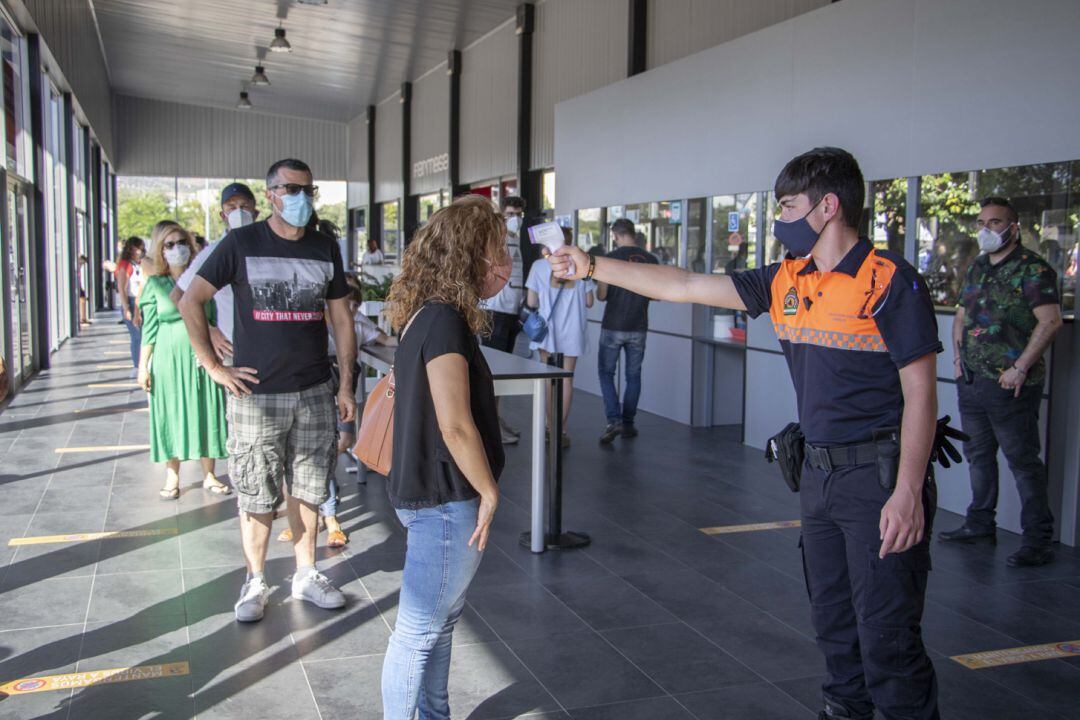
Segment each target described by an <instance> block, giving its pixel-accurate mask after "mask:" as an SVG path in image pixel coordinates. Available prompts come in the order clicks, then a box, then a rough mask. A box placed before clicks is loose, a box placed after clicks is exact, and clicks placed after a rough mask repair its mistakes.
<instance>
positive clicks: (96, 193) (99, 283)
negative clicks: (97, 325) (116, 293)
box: [86, 143, 112, 310]
mask: <svg viewBox="0 0 1080 720" xmlns="http://www.w3.org/2000/svg"><path fill="white" fill-rule="evenodd" d="M86 172H87V181H88V187H89V189H90V237H91V238H92V239H93V246H94V247H93V249H94V252H93V253H92V254H91V256H90V270H89V272H91V273H92V277H93V278H94V280H93V282H94V305H95V306H96V307H95V309H96V310H104V309H105V308H106V307H108V308H109V309H110V310H111V309H112V293H109V292H108V291H107V288H106V283H105V276H104V274H103V273H102V270H101V263H102V261H103V260H104V259H105V258H107V257H110V256H109V245H108V240H107V238H106V237H105V223H104V222H103V220H104V218H102V217H101V204H102V203H101V193H102V191H103V190H104V188H103V187H101V147H100V146H98V144H97V143H93V144H92V145H91V147H90V162H89V163H87V166H86Z"/></svg>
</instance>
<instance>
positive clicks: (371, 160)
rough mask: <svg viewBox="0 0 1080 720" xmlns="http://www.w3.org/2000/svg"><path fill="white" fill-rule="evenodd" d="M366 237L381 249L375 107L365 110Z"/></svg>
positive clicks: (369, 106)
mask: <svg viewBox="0 0 1080 720" xmlns="http://www.w3.org/2000/svg"><path fill="white" fill-rule="evenodd" d="M367 150H368V152H367V177H368V199H367V208H368V209H367V214H368V218H367V224H368V237H369V238H372V237H373V238H375V242H376V243H377V244H378V246H379V248H380V249H382V213H381V212H379V210H378V208H376V207H375V106H374V105H368V109H367Z"/></svg>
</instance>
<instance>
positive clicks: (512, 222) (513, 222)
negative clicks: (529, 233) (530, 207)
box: [506, 215, 521, 235]
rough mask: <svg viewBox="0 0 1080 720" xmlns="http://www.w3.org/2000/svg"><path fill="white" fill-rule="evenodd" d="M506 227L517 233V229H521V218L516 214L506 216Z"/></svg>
mask: <svg viewBox="0 0 1080 720" xmlns="http://www.w3.org/2000/svg"><path fill="white" fill-rule="evenodd" d="M506 229H507V230H509V231H510V232H512V233H514V234H515V235H517V234H518V231H519V230H521V218H519V217H518V216H517V215H511V216H510V217H508V218H506Z"/></svg>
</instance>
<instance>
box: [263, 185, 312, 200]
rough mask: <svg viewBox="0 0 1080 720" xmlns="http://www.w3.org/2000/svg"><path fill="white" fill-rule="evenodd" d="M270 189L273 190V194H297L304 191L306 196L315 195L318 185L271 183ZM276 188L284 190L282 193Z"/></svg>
mask: <svg viewBox="0 0 1080 720" xmlns="http://www.w3.org/2000/svg"><path fill="white" fill-rule="evenodd" d="M270 189H271V190H273V191H274V194H275V195H278V196H280V195H286V194H287V195H299V194H300V193H304V194H305V195H307V196H308V197H315V195H316V194H317V193H318V192H319V186H318V185H297V184H296V183H280V184H278V185H271V186H270ZM278 190H284V191H285V192H284V193H280V192H278Z"/></svg>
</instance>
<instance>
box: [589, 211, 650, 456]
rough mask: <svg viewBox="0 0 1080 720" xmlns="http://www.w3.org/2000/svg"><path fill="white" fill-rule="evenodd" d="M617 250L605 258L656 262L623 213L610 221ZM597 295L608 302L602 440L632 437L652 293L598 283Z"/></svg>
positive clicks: (600, 362)
mask: <svg viewBox="0 0 1080 720" xmlns="http://www.w3.org/2000/svg"><path fill="white" fill-rule="evenodd" d="M611 235H612V238H613V240H614V243H615V249H614V250H612V251H611V252H610V253H609V254H608V255H607V257H610V258H613V259H615V260H625V261H626V262H633V263H647V264H650V265H656V264H657V260H656V256H654V255H653V254H652V253H648V252H645V250H643V249H642V248H640V247H638V244H637V238H636V234H635V229H634V223H632V222H630V221H629V220H627V219H626V218H619V219H618V220H616V221H615V222H613V223H611ZM596 296H597V297H598V298H599V299H600V300H601V301H606V302H607V305H606V306H605V307H604V320H603V322H602V323H601V325H600V351H599V353H598V355H597V366H598V370H599V373H600V391H601V392H602V393H603V395H604V414H605V415H606V416H607V427H605V428H604V432H603V433H602V434H601V435H600V442H602V443H610V442H611V441H612V440H614V439H615V438H616V436H618V435H622V436H623V437H624V438H632V437H635V436H636V435H637V434H638V431H637V428H636V427H634V417H635V416H636V415H637V404H638V397H640V395H641V363H642V361H643V360H644V359H645V339H646V337H647V336H648V334H649V298H647V297H645V296H644V295H638V294H637V293H635V292H632V291H630V290H626V289H624V288H621V287H618V286H615V285H607V284H606V283H597V285H596ZM620 354H623V355H624V356H625V358H626V365H625V367H624V368H623V374H624V375H625V376H626V389H625V391H624V392H623V399H622V405H621V406H620V404H619V389H618V388H617V387H616V386H615V368H616V365H617V364H618V362H619V355H620Z"/></svg>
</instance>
